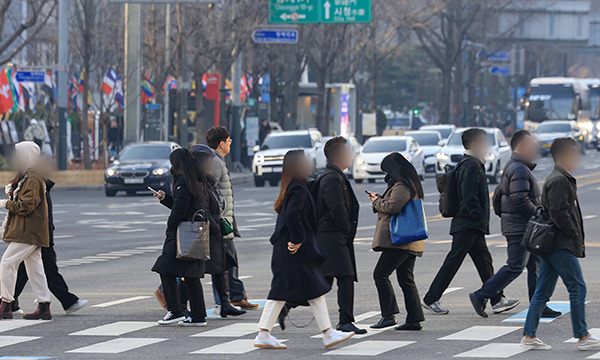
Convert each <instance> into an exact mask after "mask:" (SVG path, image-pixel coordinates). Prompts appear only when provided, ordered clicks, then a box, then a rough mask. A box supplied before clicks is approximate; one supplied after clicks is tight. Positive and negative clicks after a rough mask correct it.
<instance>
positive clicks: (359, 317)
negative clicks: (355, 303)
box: [354, 311, 381, 322]
mask: <svg viewBox="0 0 600 360" xmlns="http://www.w3.org/2000/svg"><path fill="white" fill-rule="evenodd" d="M379 314H381V313H380V312H379V311H368V312H366V313H364V314H360V315H356V316H355V317H354V320H355V322H361V321H363V320H367V319H369V318H372V317H374V316H377V315H379Z"/></svg>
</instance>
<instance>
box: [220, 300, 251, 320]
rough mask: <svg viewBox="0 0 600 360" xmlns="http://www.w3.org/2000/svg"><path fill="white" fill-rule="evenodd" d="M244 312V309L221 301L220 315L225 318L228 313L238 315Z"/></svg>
mask: <svg viewBox="0 0 600 360" xmlns="http://www.w3.org/2000/svg"><path fill="white" fill-rule="evenodd" d="M245 313H246V310H238V309H236V308H234V307H233V305H231V303H230V302H228V301H221V317H222V318H226V317H227V316H228V315H231V316H240V315H243V314H245Z"/></svg>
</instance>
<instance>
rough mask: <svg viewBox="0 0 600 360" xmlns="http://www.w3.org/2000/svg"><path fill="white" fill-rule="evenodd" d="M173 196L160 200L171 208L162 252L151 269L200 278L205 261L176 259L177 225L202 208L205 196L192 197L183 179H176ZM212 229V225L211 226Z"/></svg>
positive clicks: (170, 274)
mask: <svg viewBox="0 0 600 360" xmlns="http://www.w3.org/2000/svg"><path fill="white" fill-rule="evenodd" d="M173 189H174V190H173V196H169V195H167V196H165V198H164V199H163V200H162V201H161V203H162V204H163V205H165V206H166V207H168V208H169V209H171V215H169V219H168V220H167V231H166V239H165V244H164V245H163V250H162V254H161V255H160V256H159V257H158V259H156V263H154V266H153V267H152V271H154V272H157V273H159V274H161V275H168V276H176V277H189V278H202V277H204V267H205V262H204V261H203V260H190V261H188V260H180V259H177V227H178V226H179V224H180V223H181V222H182V221H189V220H190V219H191V218H192V217H193V216H194V213H196V211H198V210H199V209H201V208H204V206H205V205H204V204H206V202H205V200H206V199H205V198H204V197H203V198H201V199H194V197H193V196H192V194H191V193H190V191H189V189H188V188H187V186H186V184H185V181H184V180H183V179H178V180H177V181H176V182H175V186H174V187H173ZM211 230H212V226H211Z"/></svg>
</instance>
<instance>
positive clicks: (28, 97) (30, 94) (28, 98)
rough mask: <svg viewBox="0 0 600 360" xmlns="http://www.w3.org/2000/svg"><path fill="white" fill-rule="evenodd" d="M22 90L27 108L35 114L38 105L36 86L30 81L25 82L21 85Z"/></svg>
mask: <svg viewBox="0 0 600 360" xmlns="http://www.w3.org/2000/svg"><path fill="white" fill-rule="evenodd" d="M21 89H22V90H23V98H24V102H25V108H27V109H29V110H32V111H34V112H35V110H36V108H35V104H36V101H37V99H36V96H37V94H36V89H35V84H34V83H32V82H30V81H25V82H22V83H21Z"/></svg>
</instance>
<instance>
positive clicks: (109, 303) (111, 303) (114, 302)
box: [92, 296, 152, 308]
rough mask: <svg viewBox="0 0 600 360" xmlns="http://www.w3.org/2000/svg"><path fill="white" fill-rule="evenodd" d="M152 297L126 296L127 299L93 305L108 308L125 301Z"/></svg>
mask: <svg viewBox="0 0 600 360" xmlns="http://www.w3.org/2000/svg"><path fill="white" fill-rule="evenodd" d="M151 297H152V296H134V297H130V298H126V299H121V300H115V301H109V302H105V303H102V304H96V305H92V307H97V308H106V307H109V306H113V305H120V304H125V303H128V302H132V301H138V300H144V299H149V298H151Z"/></svg>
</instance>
